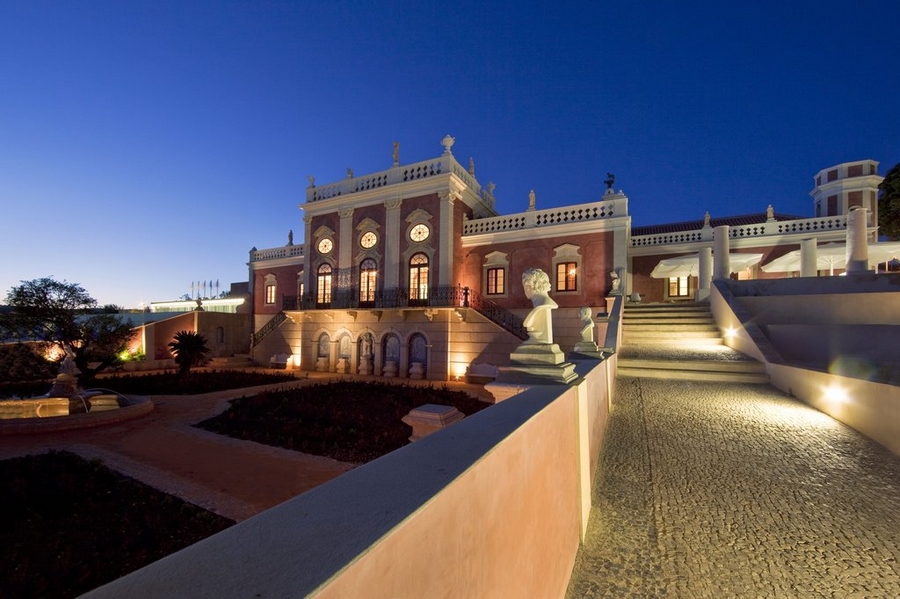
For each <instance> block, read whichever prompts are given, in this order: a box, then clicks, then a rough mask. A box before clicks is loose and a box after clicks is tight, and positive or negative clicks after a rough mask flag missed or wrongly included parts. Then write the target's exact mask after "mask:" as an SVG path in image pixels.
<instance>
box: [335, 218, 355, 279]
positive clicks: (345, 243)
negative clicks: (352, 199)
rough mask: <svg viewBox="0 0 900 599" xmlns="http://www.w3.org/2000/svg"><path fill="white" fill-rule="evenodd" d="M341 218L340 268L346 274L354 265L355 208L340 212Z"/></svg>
mask: <svg viewBox="0 0 900 599" xmlns="http://www.w3.org/2000/svg"><path fill="white" fill-rule="evenodd" d="M338 215H339V216H340V217H341V226H340V236H341V238H340V243H338V268H339V269H342V270H344V271H345V272H346V270H347V269H349V268H350V267H351V266H352V264H351V262H352V260H353V248H354V247H355V244H354V239H353V208H341V209H339V210H338Z"/></svg>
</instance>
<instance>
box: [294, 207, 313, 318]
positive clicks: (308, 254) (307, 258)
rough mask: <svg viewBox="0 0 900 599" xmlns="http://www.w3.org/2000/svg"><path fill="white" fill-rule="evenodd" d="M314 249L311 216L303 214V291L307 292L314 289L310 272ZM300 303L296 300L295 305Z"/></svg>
mask: <svg viewBox="0 0 900 599" xmlns="http://www.w3.org/2000/svg"><path fill="white" fill-rule="evenodd" d="M313 251H315V248H313V236H312V216H311V215H309V214H304V215H303V292H304V293H309V292H311V291H314V288H313V284H312V281H313V278H312V274H311V273H310V264H311V262H312V261H311V258H312V253H313ZM299 306H300V304H299V302H298V304H297V307H299Z"/></svg>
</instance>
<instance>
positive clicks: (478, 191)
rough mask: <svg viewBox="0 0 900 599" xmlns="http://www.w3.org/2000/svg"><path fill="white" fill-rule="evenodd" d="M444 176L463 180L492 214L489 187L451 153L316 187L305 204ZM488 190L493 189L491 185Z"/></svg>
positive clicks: (313, 186) (307, 194) (309, 190)
mask: <svg viewBox="0 0 900 599" xmlns="http://www.w3.org/2000/svg"><path fill="white" fill-rule="evenodd" d="M444 173H453V174H454V175H456V176H457V177H459V178H460V179H462V181H463V182H464V183H465V184H466V186H467V187H468V188H469V189H470V190H471V191H472V193H474V194H475V195H476V196H478V197H479V198H481V201H482V202H483V203H484V204H485V206H487V207H488V208H490V209H491V211H493V210H494V203H495V202H494V196H493V194H492V193H491V192H490V191H489V190H488V189H487V188H482V187H481V185H480V184H479V183H478V181H477V180H476V179H475V177H474V176H472V175H471V174H469V171H467V170H466V169H465V168H463V166H462V165H461V164H459V163H458V162H457V161H456V159H455V158H454V157H453V155H451V154H445V155H443V156H441V157H440V158H435V159H432V160H423V161H422V162H416V163H414V164H408V165H401V166H395V167H392V168H390V169H388V170H385V171H381V172H378V173H372V174H368V175H363V176H360V177H347V178H346V179H343V180H341V181H338V182H337V183H329V184H326V185H314V184H313V185H310V186H309V187H307V188H306V201H307V202H318V201H320V200H330V199H332V198H337V197H341V196H346V195H350V194H354V193H359V192H363V191H369V190H372V189H378V188H381V187H387V186H389V185H397V184H401V183H408V182H410V181H418V180H421V179H427V178H429V177H436V176H438V175H441V174H444ZM488 187H491V186H490V185H489V186H488Z"/></svg>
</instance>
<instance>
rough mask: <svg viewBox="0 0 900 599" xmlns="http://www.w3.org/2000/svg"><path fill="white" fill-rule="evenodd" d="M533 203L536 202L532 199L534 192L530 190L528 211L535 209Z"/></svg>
mask: <svg viewBox="0 0 900 599" xmlns="http://www.w3.org/2000/svg"><path fill="white" fill-rule="evenodd" d="M535 201H536V200H535V197H534V190H533V189H532V190H531V191H529V192H528V209H529V210H534V209H535Z"/></svg>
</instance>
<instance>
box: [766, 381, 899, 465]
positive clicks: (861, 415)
mask: <svg viewBox="0 0 900 599" xmlns="http://www.w3.org/2000/svg"><path fill="white" fill-rule="evenodd" d="M767 370H768V371H769V376H770V377H771V379H772V384H773V385H775V386H776V387H778V388H779V389H781V390H783V391H784V392H786V393H788V394H789V395H793V396H794V397H797V398H798V399H800V400H802V401H803V402H805V403H807V404H809V405H811V406H812V407H814V408H816V409H817V410H819V411H821V412H824V413H826V414H828V415H829V416H831V417H832V418H834V419H835V420H839V421H841V422H843V423H844V424H846V425H847V426H850V427H853V428H854V429H856V430H858V431H859V432H861V433H862V434H864V435H865V436H867V437H869V438H870V439H872V440H874V441H877V442H878V443H880V444H882V445H884V446H885V447H887V448H888V449H889V450H890V451H892V452H893V453H895V454H897V455H900V387H897V386H895V385H885V384H881V383H873V382H870V381H865V380H862V379H853V378H848V377H843V376H837V375H833V374H830V373H827V372H817V371H813V370H807V369H804V368H797V367H794V366H789V365H786V364H769V365H768V367H767Z"/></svg>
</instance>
